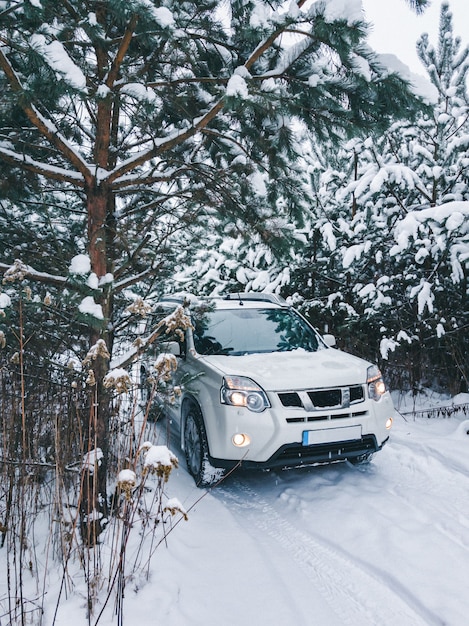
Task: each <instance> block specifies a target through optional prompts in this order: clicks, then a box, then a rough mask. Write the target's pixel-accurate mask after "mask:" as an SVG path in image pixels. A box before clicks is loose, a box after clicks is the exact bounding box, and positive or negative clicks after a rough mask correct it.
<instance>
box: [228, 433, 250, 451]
mask: <svg viewBox="0 0 469 626" xmlns="http://www.w3.org/2000/svg"><path fill="white" fill-rule="evenodd" d="M231 441H232V442H233V445H235V446H236V447H237V448H244V447H245V446H248V445H249V444H250V443H251V438H250V436H249V435H245V434H244V433H236V435H233V437H232V438H231Z"/></svg>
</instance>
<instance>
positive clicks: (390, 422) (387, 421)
mask: <svg viewBox="0 0 469 626" xmlns="http://www.w3.org/2000/svg"><path fill="white" fill-rule="evenodd" d="M385 426H386V430H391V428H392V417H388V419H387V420H386V424H385Z"/></svg>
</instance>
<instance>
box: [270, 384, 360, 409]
mask: <svg viewBox="0 0 469 626" xmlns="http://www.w3.org/2000/svg"><path fill="white" fill-rule="evenodd" d="M278 397H279V400H280V402H281V403H282V406H284V407H286V408H301V407H302V408H304V409H305V410H306V411H309V412H311V411H323V410H324V409H340V408H347V407H349V406H350V405H351V404H358V403H359V402H363V401H364V400H365V392H364V389H363V385H353V386H351V387H332V388H331V389H307V390H305V391H285V392H282V393H279V394H278Z"/></svg>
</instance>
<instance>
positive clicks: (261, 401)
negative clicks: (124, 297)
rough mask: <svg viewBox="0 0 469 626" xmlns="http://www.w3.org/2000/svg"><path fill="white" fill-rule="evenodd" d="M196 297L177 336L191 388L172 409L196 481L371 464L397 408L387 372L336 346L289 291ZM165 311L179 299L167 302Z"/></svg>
mask: <svg viewBox="0 0 469 626" xmlns="http://www.w3.org/2000/svg"><path fill="white" fill-rule="evenodd" d="M210 303H211V306H207V303H205V304H201V301H197V302H193V303H191V306H190V310H189V311H188V312H189V314H190V315H191V321H192V328H189V329H188V330H186V332H185V340H184V341H183V342H180V343H179V344H177V343H174V342H171V344H170V346H171V347H170V351H171V352H172V353H173V354H177V356H178V368H177V371H176V374H175V375H174V381H173V382H174V383H175V384H181V381H187V382H185V383H184V384H182V385H181V393H180V395H177V396H176V398H175V400H174V401H173V403H172V404H169V405H165V407H164V410H165V412H166V413H169V414H170V417H172V418H173V419H175V420H176V421H177V423H178V424H179V426H180V432H181V447H182V449H183V451H184V452H185V457H186V461H187V467H188V469H189V472H190V473H191V474H192V476H193V477H194V479H195V481H196V483H197V484H198V485H199V486H201V487H206V486H209V485H212V484H214V483H216V482H217V481H218V480H219V479H220V478H221V476H222V475H223V473H224V471H226V470H227V469H230V468H233V467H235V466H237V465H240V466H242V467H246V468H254V467H257V468H273V467H278V468H283V467H292V466H301V465H314V464H322V463H332V462H337V461H345V460H348V461H350V462H352V463H362V462H365V461H368V460H369V459H370V458H371V456H372V455H373V453H375V452H376V451H378V450H380V449H381V448H382V447H383V445H384V444H385V443H386V441H387V440H388V438H389V429H390V428H391V425H392V416H393V414H394V408H393V404H392V400H391V397H390V394H389V392H388V391H387V390H386V388H385V385H384V383H383V379H382V377H381V373H380V371H379V369H378V368H377V367H376V366H375V365H373V364H371V363H368V362H367V361H364V360H363V359H360V358H358V357H355V356H352V355H350V354H347V353H345V352H341V351H340V350H337V349H335V348H333V347H331V344H332V345H333V344H334V343H335V342H334V338H333V337H332V336H330V335H326V336H325V337H324V338H323V337H321V336H320V335H319V334H318V333H317V332H316V330H314V328H313V327H312V326H310V324H309V323H308V322H307V321H306V320H305V319H304V318H303V317H302V316H301V315H300V314H299V313H297V312H296V311H295V310H293V309H292V308H291V307H290V306H288V305H287V303H286V302H285V301H284V300H283V299H282V298H280V297H278V296H275V295H272V294H258V293H242V294H230V295H228V296H226V297H224V298H215V299H211V300H210ZM161 305H162V307H163V311H164V310H166V311H169V310H170V309H171V308H172V309H174V307H175V300H171V299H168V300H167V301H165V302H162V303H161Z"/></svg>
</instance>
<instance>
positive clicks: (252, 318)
mask: <svg viewBox="0 0 469 626" xmlns="http://www.w3.org/2000/svg"><path fill="white" fill-rule="evenodd" d="M194 345H195V349H196V351H197V352H198V353H199V354H204V355H208V354H224V355H236V356H237V355H241V354H253V353H258V352H281V351H287V350H296V349H297V348H303V349H304V350H307V351H308V352H316V350H319V349H322V348H325V347H326V346H325V344H324V343H323V342H322V340H321V339H320V337H319V335H318V334H317V333H316V332H315V331H314V330H313V329H312V328H311V326H309V325H308V324H307V323H306V322H305V321H304V320H303V318H302V317H300V316H299V315H298V314H297V313H295V311H292V310H291V309H249V308H246V309H243V308H242V307H239V308H237V309H220V310H215V311H211V312H206V313H204V315H203V316H201V317H200V318H199V319H196V320H194Z"/></svg>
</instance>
